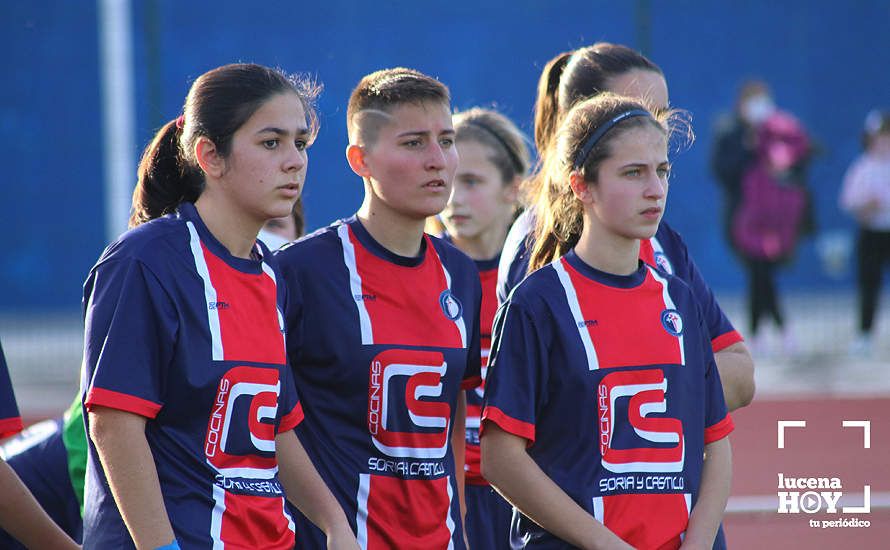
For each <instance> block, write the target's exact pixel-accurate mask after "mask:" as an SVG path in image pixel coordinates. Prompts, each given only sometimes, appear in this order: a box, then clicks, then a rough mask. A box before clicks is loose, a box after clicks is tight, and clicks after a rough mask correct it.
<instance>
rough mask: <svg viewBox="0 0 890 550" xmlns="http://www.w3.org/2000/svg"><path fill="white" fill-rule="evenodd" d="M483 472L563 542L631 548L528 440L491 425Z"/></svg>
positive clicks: (588, 546)
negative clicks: (557, 477) (544, 464)
mask: <svg viewBox="0 0 890 550" xmlns="http://www.w3.org/2000/svg"><path fill="white" fill-rule="evenodd" d="M485 430H486V431H485V437H483V438H482V472H483V475H484V476H485V478H486V479H488V481H489V482H490V483H491V484H492V485H493V486H494V487H495V488H496V489H497V491H498V492H499V493H501V495H503V496H504V498H505V499H507V500H508V501H509V502H510V503H511V504H513V506H515V507H516V508H518V509H519V510H520V511H521V512H522V513H523V514H525V515H526V516H527V517H529V518H530V519H531V520H532V521H534V522H535V523H537V524H538V525H540V526H541V527H543V528H544V529H546V530H547V531H549V532H551V533H553V534H554V535H555V536H557V537H559V538H560V539H562V540H564V541H566V542H568V543H570V544H572V545H574V546H576V547H578V548H584V549H608V550H612V549H625V550H626V549H630V548H631V546H630V545H628V544H627V543H625V542H624V541H622V540H621V539H620V538H619V537H618V536H617V535H615V534H614V533H612V532H611V531H610V530H609V529H607V528H606V527H605V526H604V525H603V524H601V523H600V522H598V521H597V520H596V518H594V517H593V516H592V515H590V514H589V513H587V511H585V510H584V509H583V508H581V507H580V506H579V505H578V504H577V503H576V502H575V501H573V500H572V499H571V498H570V497H569V496H568V495H567V494H566V493H565V491H563V490H562V489H561V488H560V487H559V486H558V485H556V483H554V482H553V480H551V479H550V478H549V477H548V476H547V474H545V473H544V471H543V470H541V468H540V467H539V466H538V465H537V463H535V461H534V460H532V458H531V457H530V456H529V455H528V453H527V452H526V451H525V443H526V440H524V439H522V438H519V437H517V436H514V435H512V434H509V433H507V432H505V431H503V430H501V429H500V428H499V427H497V425H495V424H494V423H493V422H487V423H486V426H485Z"/></svg>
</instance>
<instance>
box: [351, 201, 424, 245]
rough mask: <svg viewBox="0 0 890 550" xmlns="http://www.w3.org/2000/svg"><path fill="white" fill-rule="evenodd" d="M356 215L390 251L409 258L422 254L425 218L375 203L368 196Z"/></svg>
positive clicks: (369, 231)
mask: <svg viewBox="0 0 890 550" xmlns="http://www.w3.org/2000/svg"><path fill="white" fill-rule="evenodd" d="M377 202H378V203H379V201H377ZM356 217H357V218H358V219H359V220H360V221H361V222H362V225H363V226H364V227H365V229H366V230H367V231H368V233H370V234H371V236H372V237H374V240H375V241H377V242H378V243H380V244H381V245H383V247H384V248H386V249H387V250H389V251H390V252H392V253H394V254H398V255H399V256H406V257H409V258H413V257H415V256H417V255H418V254H420V246H421V243H422V242H423V226H424V221H425V220H424V219H420V220H415V219H413V218H410V217H408V216H405V215H402V214H400V213H398V212H396V211H394V210H393V209H391V208H387V207H386V205H383V204H373V201H371V200H369V199H368V198H367V196H366V197H365V201H364V202H363V203H362V206H361V208H359V210H358V212H357V213H356Z"/></svg>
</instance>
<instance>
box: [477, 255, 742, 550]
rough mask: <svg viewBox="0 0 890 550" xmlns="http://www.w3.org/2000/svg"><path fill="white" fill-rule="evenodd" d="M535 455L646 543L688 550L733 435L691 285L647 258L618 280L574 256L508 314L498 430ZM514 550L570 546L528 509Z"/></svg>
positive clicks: (576, 496) (490, 395)
mask: <svg viewBox="0 0 890 550" xmlns="http://www.w3.org/2000/svg"><path fill="white" fill-rule="evenodd" d="M488 422H494V423H496V424H497V425H498V426H499V427H500V428H502V429H504V430H506V431H508V432H510V433H512V434H515V435H517V436H519V437H522V438H525V439H527V440H528V444H529V447H528V453H529V455H530V456H531V457H532V459H533V460H535V462H536V463H537V464H538V465H539V466H540V467H541V469H542V470H543V471H544V472H545V473H546V474H547V475H548V476H549V477H550V478H551V479H552V480H553V481H554V482H555V483H556V484H557V485H559V486H560V488H562V489H563V490H564V491H565V492H566V493H567V494H568V495H569V496H570V497H571V498H572V499H573V500H574V501H575V502H577V503H578V505H579V506H581V507H582V508H583V509H585V510H586V511H587V512H589V513H590V514H591V515H592V516H594V517H596V519H597V520H599V521H600V522H601V523H603V524H604V525H605V526H606V527H608V528H609V529H611V530H612V531H613V532H615V533H616V534H618V535H619V536H621V537H622V538H623V539H624V540H625V541H627V542H628V543H630V544H632V545H633V546H634V547H636V548H677V547H679V544H680V537H681V535H682V533H683V532H684V531H685V529H686V527H687V523H688V517H689V513H690V510H691V509H692V507H693V506H694V505H695V503H696V498H697V495H698V489H699V484H700V480H701V470H702V463H703V458H702V457H703V452H704V446H705V445H706V444H707V443H710V442H712V441H716V440H718V439H721V438H723V437H725V436H726V435H727V434H728V433H729V432H730V431H731V430H732V420H731V418H730V417H729V416H728V414H727V412H726V405H725V403H724V401H723V391H722V387H721V385H720V378H719V375H718V372H717V368H716V365H715V363H714V357H713V353H712V351H711V346H710V345H709V338H708V336H707V331H706V329H705V326H704V322H703V319H702V317H701V313H700V310H699V306H698V304H697V302H696V300H695V298H694V296H693V293H692V292H691V291H690V289H689V287H688V286H687V285H686V284H685V283H683V282H682V281H681V280H679V279H677V278H676V277H673V276H671V275H667V274H664V273H663V272H662V271H660V270H657V269H655V268H653V267H651V266H649V265H646V264H645V263H643V262H640V268H639V269H638V270H637V271H636V272H635V273H634V274H632V275H629V276H617V275H611V274H607V273H603V272H601V271H598V270H596V269H594V268H592V267H590V266H588V265H586V264H585V263H583V262H582V261H581V260H580V259H579V258H578V256H577V255H576V254H575V253H574V251H572V252H570V253H569V254H567V255H566V256H564V257H563V258H561V259H559V260H557V261H555V262H553V263H552V264H550V265H548V266H546V267H544V268H542V269H539V270H538V271H536V272H535V273H532V274H530V275H529V276H528V277H527V278H526V279H525V280H524V281H523V282H522V283H521V284H520V285H519V286H518V287H517V288H516V289H515V290H514V291H513V292H512V294H511V297H510V299H509V300H508V301H507V303H506V304H504V305H503V306H502V308H501V309H500V310H499V313H498V317H497V320H496V321H495V329H494V348H493V351H492V355H491V363H490V365H489V370H488V376H487V378H486V390H485V408H484V411H483V426H482V437H483V438H484V437H485V425H486V424H487V423H488ZM514 521H515V522H516V525H514V529H513V533H514V534H516V535H517V538H516V540H514V541H512V542H513V543H514V545H515V546H514V548H517V547H518V548H548V549H550V548H568V547H569V546H568V545H567V544H566V543H565V542H562V541H560V540H558V539H556V537H554V536H553V535H551V534H550V533H548V532H546V531H544V530H543V529H541V528H540V527H539V526H538V525H536V524H534V523H533V522H532V521H530V520H528V519H527V518H525V517H523V516H521V515H514Z"/></svg>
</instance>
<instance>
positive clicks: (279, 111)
mask: <svg viewBox="0 0 890 550" xmlns="http://www.w3.org/2000/svg"><path fill="white" fill-rule="evenodd" d="M316 93H317V89H316V88H315V86H314V85H312V84H311V83H309V82H308V81H303V80H297V79H295V78H293V77H289V76H287V75H285V74H283V73H281V72H280V71H278V70H274V69H269V68H267V67H263V66H261V65H253V64H233V65H225V66H223V67H219V68H216V69H213V70H211V71H209V72H207V73H204V74H203V75H201V76H200V77H198V78H197V79H196V80H195V82H194V83H193V84H192V87H191V89H190V91H189V94H188V96H187V98H186V101H185V106H184V110H183V115H182V116H180V117H179V118H178V119H176V120H173V121H170V122H168V123H167V124H166V125H164V126H163V127H162V128H161V129H160V130H159V131H158V133H157V135H156V136H155V138H154V140H153V141H152V143H151V144H150V145H149V146H148V147H147V148H146V150H145V153H144V155H143V158H142V161H141V163H140V166H139V180H138V183H137V187H136V190H135V192H134V194H133V213H132V216H131V218H130V223H131V226H132V227H133V228H132V229H131V230H130V231H128V232H126V233H124V234H123V235H122V236H121V237H120V238H118V240H116V241H115V242H113V243H112V244H111V245H109V246H108V248H106V250H105V251H104V253H103V254H102V256H101V257H100V258H99V261H98V262H97V263H96V265H95V266H94V267H93V269H92V270H91V271H90V274H89V277H88V278H87V281H86V283H85V284H84V319H85V325H86V328H85V339H84V340H85V344H84V369H83V379H82V383H81V387H82V393H83V405H84V410H85V411H86V412H87V414H86V418H85V420H86V427H87V432H88V434H89V440H90V441H89V456H88V460H87V474H86V476H87V483H86V496H85V508H84V545H85V547H86V548H97V549H98V548H101V549H105V548H133V547H138V548H163V549H176V548H180V547H181V548H209V547H214V548H222V547H225V548H264V549H265V548H281V549H284V548H288V549H289V548H292V547H293V545H294V527H293V521H292V520H291V518H290V515H289V514H288V512H287V510H286V507H285V493H286V495H287V498H288V499H289V500H291V501H292V502H294V503H296V504H297V505H298V506H299V507H300V509H301V510H303V512H304V513H305V514H306V515H307V516H308V517H310V518H312V520H313V521H316V522H317V523H318V524H319V525H320V526H322V527H323V528H324V529H325V531H326V533H327V535H328V543H329V547H333V548H355V547H356V546H355V544H356V543H355V539H354V537H353V536H352V534H351V533H350V531H349V526H348V523H347V522H346V518H345V517H344V515H343V512H342V510H341V509H340V507H339V506H338V505H337V502H336V500H335V499H334V498H333V497H332V495H331V493H330V492H329V491H328V489H327V487H326V486H325V485H324V483H323V481H322V480H321V478H320V477H319V476H318V474H317V472H316V471H315V469H314V467H313V466H312V463H311V462H310V461H309V458H308V457H307V456H306V454H305V451H304V450H303V448H302V446H301V445H300V443H299V441H298V440H297V438H296V437H295V436H294V433H293V428H294V427H295V426H296V425H297V424H299V422H300V421H301V420H302V417H303V412H302V409H301V407H300V404H299V402H298V400H297V395H296V390H295V387H294V384H293V379H292V375H291V373H290V370H289V369H288V368H287V367H286V352H285V343H284V332H285V328H284V324H283V315H282V311H283V306H284V296H285V289H284V285H282V284H280V281H281V278H280V275H279V274H278V268H277V264H276V262H275V261H274V258H273V257H272V255H271V253H270V252H269V250H268V248H266V247H265V246H264V245H263V244H262V243H261V242H258V241H257V239H256V238H257V232H258V231H259V229H260V227H261V226H262V225H263V224H264V223H265V222H266V221H267V220H269V219H272V218H276V217H280V216H284V215H287V214H289V213H290V212H291V210H292V208H293V205H294V201H296V199H297V197H298V196H299V195H300V192H301V190H302V185H303V180H304V177H305V169H306V162H307V151H306V149H307V147H308V146H309V144H310V143H311V142H312V139H313V138H314V136H315V134H316V123H315V116H314V110H313V109H312V105H311V103H312V99H313V98H314V96H315V94H316Z"/></svg>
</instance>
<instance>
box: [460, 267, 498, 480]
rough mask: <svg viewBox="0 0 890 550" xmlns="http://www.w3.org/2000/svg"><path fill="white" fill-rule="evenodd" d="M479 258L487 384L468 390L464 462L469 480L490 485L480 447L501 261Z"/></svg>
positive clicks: (483, 349) (483, 377) (481, 318)
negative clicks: (484, 473) (486, 478)
mask: <svg viewBox="0 0 890 550" xmlns="http://www.w3.org/2000/svg"><path fill="white" fill-rule="evenodd" d="M499 259H500V258H499V257H495V258H493V259H491V260H476V261H475V263H476V268H477V269H478V270H479V282H480V283H481V284H482V308H481V310H480V312H479V319H480V324H479V326H480V327H481V332H480V343H481V347H482V354H481V355H482V363H481V368H482V379H483V383H482V384H480V385H478V386H476V387H475V388H473V389H470V390H467V428H466V431H467V446H466V451H465V452H466V460H465V463H466V464H465V465H464V471H465V476H466V477H465V480H466V482H467V483H471V484H473V485H488V481H486V480H485V478H484V477H482V467H481V459H482V451H481V449H480V448H479V422H480V420H481V417H482V397H483V395H484V391H485V382H484V380H485V374H486V370H487V369H488V355H489V353H490V352H491V327H492V325H493V324H494V315H495V312H496V311H497V308H498V297H497V292H496V291H497V280H498V260H499Z"/></svg>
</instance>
